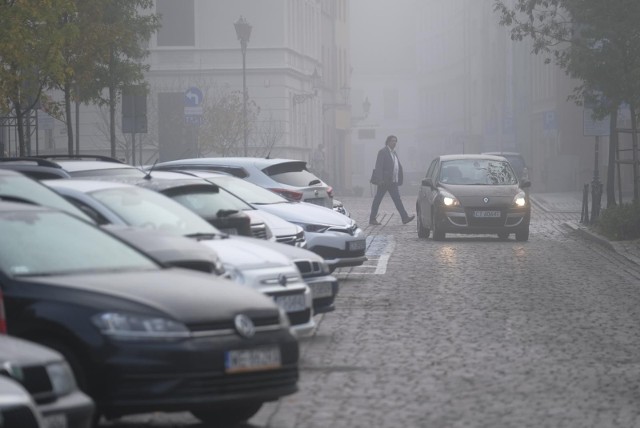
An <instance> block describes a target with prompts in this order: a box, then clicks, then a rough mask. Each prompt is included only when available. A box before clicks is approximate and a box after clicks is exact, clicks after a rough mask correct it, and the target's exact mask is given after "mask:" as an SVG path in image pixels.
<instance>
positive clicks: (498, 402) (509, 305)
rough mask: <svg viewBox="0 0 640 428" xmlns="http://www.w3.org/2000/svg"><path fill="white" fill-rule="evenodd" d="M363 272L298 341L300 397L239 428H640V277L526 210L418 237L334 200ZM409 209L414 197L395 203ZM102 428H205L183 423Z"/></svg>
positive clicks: (392, 214)
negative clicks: (363, 257)
mask: <svg viewBox="0 0 640 428" xmlns="http://www.w3.org/2000/svg"><path fill="white" fill-rule="evenodd" d="M342 201H343V203H344V205H345V206H346V207H347V208H348V209H349V210H350V211H351V215H352V217H353V218H354V219H356V220H357V221H358V223H359V224H360V225H361V226H363V227H364V228H365V232H366V234H367V236H368V238H367V239H368V251H367V255H368V257H369V261H368V262H367V263H366V265H365V266H363V267H357V268H353V269H341V270H339V271H338V272H337V276H338V277H339V278H340V285H341V289H340V294H339V295H338V299H337V303H336V306H337V309H336V311H335V312H333V313H328V314H324V315H320V316H317V317H316V320H317V322H318V327H317V329H316V332H315V334H314V335H313V336H312V337H310V338H306V339H303V340H302V341H301V351H302V358H301V378H300V383H299V386H300V391H299V392H298V393H297V394H295V395H292V396H289V397H286V398H284V399H282V400H281V401H280V402H277V403H269V404H267V405H265V406H264V407H263V409H262V410H261V411H260V412H259V413H258V414H257V415H256V416H255V417H254V418H253V419H251V421H250V422H251V423H250V424H249V425H248V426H250V427H271V428H302V427H304V428H312V427H318V428H320V427H322V428H326V427H338V428H342V427H344V428H352V427H389V428H392V427H393V428H395V427H430V428H431V427H442V428H452V427H487V428H494V427H514V428H515V427H517V428H521V427H536V428H538V427H576V428H585V427H625V428H627V427H640V406H639V405H638V403H640V329H639V328H638V326H639V323H640V266H638V265H637V264H635V263H633V262H632V261H631V260H629V259H628V258H626V257H624V256H623V255H621V254H619V253H617V252H615V251H612V249H611V248H608V247H606V246H603V245H600V244H599V243H597V242H594V241H592V240H589V239H585V237H584V236H582V235H581V234H580V233H578V231H577V230H576V228H572V227H568V226H567V224H569V223H575V222H577V221H578V220H579V216H580V212H579V211H578V212H577V213H575V212H573V211H572V210H561V211H551V212H547V211H545V210H544V209H542V208H541V205H535V206H534V210H533V214H532V223H531V234H530V239H529V241H528V242H516V241H515V239H514V238H513V236H511V238H510V239H509V240H508V241H506V242H503V241H500V240H498V238H497V237H496V236H489V235H487V236H462V235H447V239H446V241H444V242H435V241H433V240H431V239H428V240H423V239H418V237H417V234H416V223H415V220H414V221H413V222H412V223H410V224H407V225H402V224H401V221H400V219H399V216H398V214H397V212H396V211H395V208H394V207H393V204H392V202H391V200H390V198H389V197H386V198H385V199H384V200H383V204H382V206H381V210H380V217H379V220H380V221H381V222H382V223H383V225H382V226H376V227H371V226H369V225H368V212H369V207H370V204H371V198H344V199H342ZM403 201H404V203H405V206H406V208H407V210H408V211H409V212H413V211H415V205H414V204H415V200H414V199H413V198H411V197H407V196H404V197H403ZM103 426H113V427H138V426H165V427H168V426H189V427H202V428H204V425H201V424H199V423H198V422H197V421H196V420H195V419H193V418H192V417H190V416H188V415H187V416H185V415H184V414H178V415H162V414H154V415H144V416H140V417H134V418H125V419H123V420H120V421H114V422H109V423H104V424H103Z"/></svg>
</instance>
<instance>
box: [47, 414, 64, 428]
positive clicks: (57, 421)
mask: <svg viewBox="0 0 640 428" xmlns="http://www.w3.org/2000/svg"><path fill="white" fill-rule="evenodd" d="M42 422H43V424H42V428H67V425H68V424H67V415H50V416H45V417H43V418H42Z"/></svg>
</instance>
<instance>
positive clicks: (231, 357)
mask: <svg viewBox="0 0 640 428" xmlns="http://www.w3.org/2000/svg"><path fill="white" fill-rule="evenodd" d="M281 365H282V363H281V360H280V348H278V347H277V346H269V347H265V348H256V349H242V350H237V351H227V352H226V353H225V356H224V367H225V372H226V373H241V372H251V371H257V370H271V369H277V368H279V367H280V366H281Z"/></svg>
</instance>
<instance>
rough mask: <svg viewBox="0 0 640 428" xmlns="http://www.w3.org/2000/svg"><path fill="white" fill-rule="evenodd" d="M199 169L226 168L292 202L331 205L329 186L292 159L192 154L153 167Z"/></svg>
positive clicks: (305, 165) (331, 206)
mask: <svg viewBox="0 0 640 428" xmlns="http://www.w3.org/2000/svg"><path fill="white" fill-rule="evenodd" d="M175 168H182V169H200V170H209V171H211V170H215V171H221V172H226V173H228V174H231V175H234V176H236V177H239V178H242V179H244V180H247V181H249V182H251V183H254V184H257V185H258V186H260V187H264V188H265V189H268V190H271V191H272V192H274V193H277V194H279V195H280V196H282V197H284V198H286V199H288V200H290V201H294V202H308V203H311V204H315V205H320V206H322V207H326V208H330V209H333V207H334V205H333V188H332V187H331V186H329V185H328V184H327V183H325V182H323V181H322V180H321V179H320V178H319V177H317V176H316V175H315V174H313V173H312V172H310V171H309V170H308V169H307V163H306V162H305V161H301V160H293V159H266V158H245V157H242V158H194V159H179V160H174V161H169V162H162V163H158V164H156V165H155V167H154V169H159V170H164V169H167V170H168V169H175Z"/></svg>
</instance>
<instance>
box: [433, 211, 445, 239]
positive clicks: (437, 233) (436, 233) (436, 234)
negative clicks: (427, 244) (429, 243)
mask: <svg viewBox="0 0 640 428" xmlns="http://www.w3.org/2000/svg"><path fill="white" fill-rule="evenodd" d="M431 229H433V240H434V241H444V238H445V233H444V232H443V231H442V230H441V229H440V227H438V215H437V214H432V215H431Z"/></svg>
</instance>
